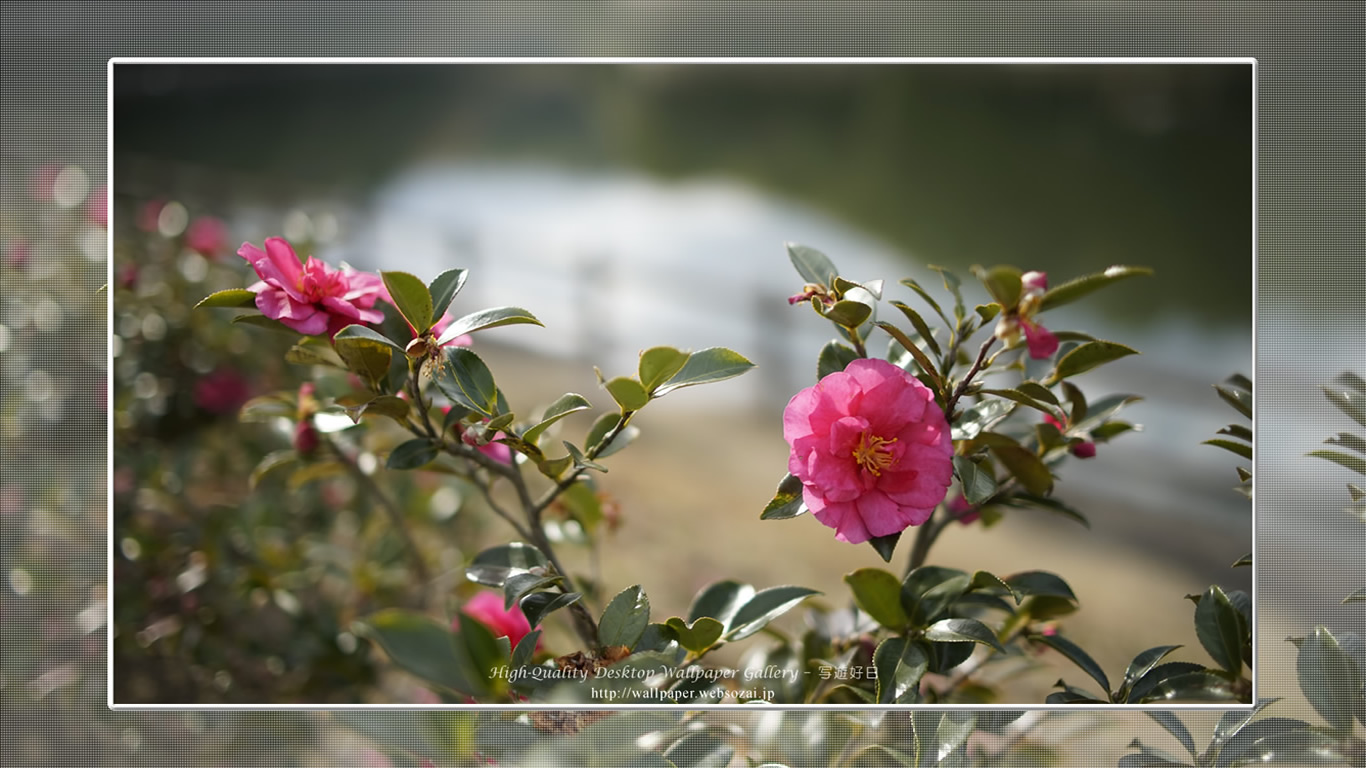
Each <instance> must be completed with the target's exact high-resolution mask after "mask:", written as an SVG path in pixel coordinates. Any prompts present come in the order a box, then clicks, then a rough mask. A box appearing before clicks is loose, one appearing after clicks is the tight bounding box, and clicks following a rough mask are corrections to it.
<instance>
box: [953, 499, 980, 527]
mask: <svg viewBox="0 0 1366 768" xmlns="http://www.w3.org/2000/svg"><path fill="white" fill-rule="evenodd" d="M948 507H949V513H950V514H952V515H953V519H954V520H957V521H958V522H959V523H961V524H963V525H972V524H973V523H975V522H977V521H978V520H979V519H981V517H982V513H981V511H980V510H978V509H977V507H974V506H972V505H971V504H969V503H968V500H967V498H966V497H965V496H963V494H961V493H960V494H958V495H957V496H954V497H953V499H951V500H950V501H949V505H948Z"/></svg>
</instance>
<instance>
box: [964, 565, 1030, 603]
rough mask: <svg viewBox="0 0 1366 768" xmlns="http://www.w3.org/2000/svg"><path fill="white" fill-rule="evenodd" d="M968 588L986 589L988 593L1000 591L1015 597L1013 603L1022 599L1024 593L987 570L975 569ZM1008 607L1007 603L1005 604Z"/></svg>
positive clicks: (973, 589)
mask: <svg viewBox="0 0 1366 768" xmlns="http://www.w3.org/2000/svg"><path fill="white" fill-rule="evenodd" d="M968 589H970V590H972V591H974V592H975V591H979V590H980V591H986V592H988V593H993V594H994V593H997V592H999V593H1001V594H1006V595H1010V596H1011V597H1012V598H1014V599H1015V604H1016V605H1019V604H1020V603H1021V602H1022V601H1023V600H1024V597H1025V596H1024V595H1022V594H1020V593H1019V592H1017V591H1015V589H1013V588H1012V587H1011V586H1010V585H1009V584H1007V583H1006V582H1005V581H1004V580H1002V579H1001V578H1000V577H999V576H997V575H996V574H994V573H989V572H987V571H977V572H975V573H973V574H972V581H970V582H969V583H968ZM1006 607H1007V608H1009V604H1007V606H1006Z"/></svg>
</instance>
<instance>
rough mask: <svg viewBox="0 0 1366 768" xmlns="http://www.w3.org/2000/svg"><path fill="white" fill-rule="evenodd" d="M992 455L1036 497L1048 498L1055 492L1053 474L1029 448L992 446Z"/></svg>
mask: <svg viewBox="0 0 1366 768" xmlns="http://www.w3.org/2000/svg"><path fill="white" fill-rule="evenodd" d="M991 453H992V455H994V456H995V457H996V459H997V461H999V462H1001V464H1003V465H1004V466H1005V468H1006V469H1007V470H1008V471H1009V472H1010V474H1011V475H1013V476H1014V477H1015V479H1016V480H1019V481H1020V484H1021V485H1023V486H1024V487H1025V490H1027V491H1029V493H1031V494H1033V495H1034V496H1047V495H1048V493H1049V492H1050V491H1052V490H1053V473H1052V472H1050V471H1049V470H1048V466H1047V465H1045V464H1044V463H1043V461H1041V460H1040V459H1039V457H1038V456H1036V455H1034V453H1033V452H1032V451H1030V450H1028V449H1027V448H1023V447H1021V446H1018V445H1001V446H992V447H991Z"/></svg>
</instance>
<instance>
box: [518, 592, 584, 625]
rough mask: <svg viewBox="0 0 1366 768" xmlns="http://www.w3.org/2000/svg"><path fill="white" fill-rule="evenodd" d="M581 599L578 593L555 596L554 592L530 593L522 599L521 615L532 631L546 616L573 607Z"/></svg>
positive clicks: (581, 596)
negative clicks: (566, 607)
mask: <svg viewBox="0 0 1366 768" xmlns="http://www.w3.org/2000/svg"><path fill="white" fill-rule="evenodd" d="M582 599H583V595H581V594H579V593H578V592H569V593H566V594H556V593H554V592H532V593H531V594H529V595H527V596H526V597H524V598H522V602H521V606H522V613H523V614H525V615H526V620H527V623H528V624H530V625H531V627H532V629H535V628H536V627H538V626H540V624H541V622H542V621H544V620H545V617H546V616H549V615H550V614H552V613H554V612H555V611H558V610H560V609H561V608H564V607H565V606H568V605H573V604H574V603H577V602H578V601H579V600H582Z"/></svg>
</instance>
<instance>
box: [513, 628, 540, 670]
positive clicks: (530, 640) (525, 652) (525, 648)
mask: <svg viewBox="0 0 1366 768" xmlns="http://www.w3.org/2000/svg"><path fill="white" fill-rule="evenodd" d="M540 639H541V630H539V629H533V630H531V631H530V632H528V633H526V634H525V635H523V636H522V639H521V640H518V641H517V647H516V648H513V649H512V658H511V660H510V661H509V662H508V666H509V667H512V668H513V669H519V668H521V667H525V666H526V665H528V664H530V663H531V658H532V657H533V656H535V655H536V642H537V641H538V640H540Z"/></svg>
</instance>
